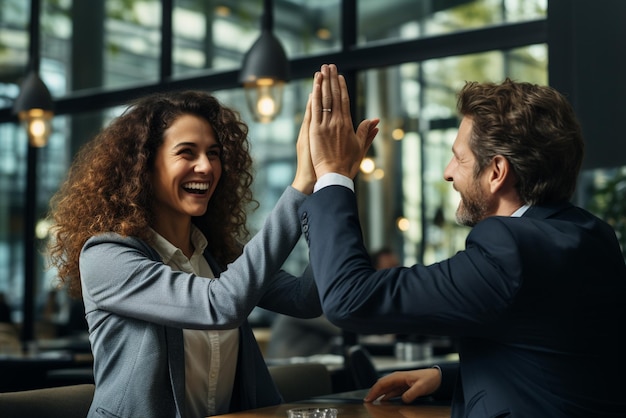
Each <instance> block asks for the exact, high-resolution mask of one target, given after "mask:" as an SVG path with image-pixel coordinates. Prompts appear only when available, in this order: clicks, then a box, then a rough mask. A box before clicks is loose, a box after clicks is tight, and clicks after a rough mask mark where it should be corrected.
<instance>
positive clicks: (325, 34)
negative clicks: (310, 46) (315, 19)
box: [317, 28, 331, 41]
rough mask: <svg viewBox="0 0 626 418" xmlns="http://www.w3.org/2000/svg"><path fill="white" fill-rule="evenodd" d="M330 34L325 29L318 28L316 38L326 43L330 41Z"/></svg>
mask: <svg viewBox="0 0 626 418" xmlns="http://www.w3.org/2000/svg"><path fill="white" fill-rule="evenodd" d="M330 36H331V33H330V31H329V30H328V29H326V28H319V29H318V30H317V37H318V38H319V39H321V40H324V41H327V40H329V39H330Z"/></svg>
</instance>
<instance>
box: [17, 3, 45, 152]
mask: <svg viewBox="0 0 626 418" xmlns="http://www.w3.org/2000/svg"><path fill="white" fill-rule="evenodd" d="M40 6H41V4H40V0H31V5H30V25H29V34H28V35H29V42H30V45H29V51H28V54H29V57H28V60H29V62H28V73H27V74H26V77H25V78H24V81H23V82H22V84H21V86H20V93H19V95H18V96H17V99H15V102H14V103H13V113H14V114H17V116H18V117H19V119H20V121H21V122H22V124H23V125H24V126H25V128H26V132H27V133H28V141H29V144H30V145H31V146H33V147H37V148H39V147H43V146H45V145H46V144H47V143H48V137H49V136H50V133H51V131H52V117H53V116H54V113H53V108H54V106H53V105H54V103H53V102H52V96H51V95H50V91H49V90H48V88H47V87H46V85H45V84H44V82H43V81H42V80H41V78H39V11H40Z"/></svg>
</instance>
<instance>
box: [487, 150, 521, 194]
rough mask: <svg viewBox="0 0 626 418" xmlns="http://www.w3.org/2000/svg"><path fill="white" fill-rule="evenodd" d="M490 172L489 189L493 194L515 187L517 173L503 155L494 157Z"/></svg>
mask: <svg viewBox="0 0 626 418" xmlns="http://www.w3.org/2000/svg"><path fill="white" fill-rule="evenodd" d="M489 170H490V173H489V188H490V190H491V193H496V192H498V191H502V190H503V189H506V188H509V187H513V186H514V184H515V173H514V172H513V169H512V168H511V164H510V163H509V160H507V159H506V158H504V157H503V156H502V155H496V156H495V157H493V160H491V164H490V166H489Z"/></svg>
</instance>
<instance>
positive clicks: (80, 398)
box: [0, 384, 95, 418]
mask: <svg viewBox="0 0 626 418" xmlns="http://www.w3.org/2000/svg"><path fill="white" fill-rule="evenodd" d="M94 389H95V385H93V384H83V385H70V386H58V387H52V388H44V389H33V390H24V391H19V392H4V393H0V411H2V413H1V415H2V418H34V417H46V418H85V417H86V416H87V413H88V412H89V407H90V406H91V401H92V399H93V392H94Z"/></svg>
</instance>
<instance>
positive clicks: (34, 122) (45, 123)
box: [18, 109, 54, 148]
mask: <svg viewBox="0 0 626 418" xmlns="http://www.w3.org/2000/svg"><path fill="white" fill-rule="evenodd" d="M18 116H19V118H20V120H21V121H22V123H23V124H24V126H25V127H26V132H27V133H28V140H29V142H30V145H31V146H33V147H38V148H41V147H44V146H46V144H47V143H48V137H49V136H50V133H51V132H52V116H54V114H53V113H52V111H50V110H43V109H29V110H23V111H21V112H19V114H18Z"/></svg>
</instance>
